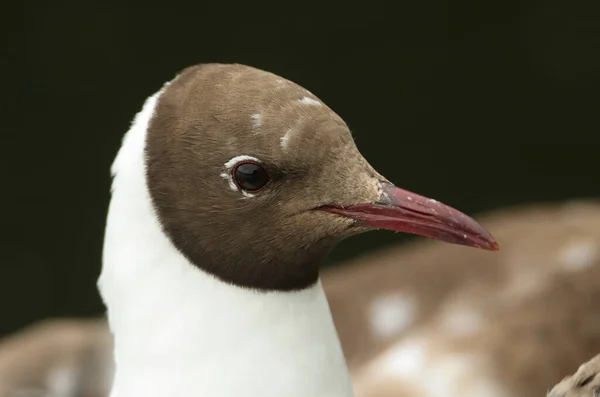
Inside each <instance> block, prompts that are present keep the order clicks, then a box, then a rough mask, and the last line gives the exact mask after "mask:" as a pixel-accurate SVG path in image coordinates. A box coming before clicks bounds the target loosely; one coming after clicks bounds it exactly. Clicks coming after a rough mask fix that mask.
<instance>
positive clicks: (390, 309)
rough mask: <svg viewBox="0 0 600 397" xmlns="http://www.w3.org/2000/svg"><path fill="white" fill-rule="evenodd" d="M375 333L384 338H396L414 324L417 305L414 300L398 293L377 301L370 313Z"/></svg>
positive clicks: (372, 305) (373, 303)
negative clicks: (396, 335)
mask: <svg viewBox="0 0 600 397" xmlns="http://www.w3.org/2000/svg"><path fill="white" fill-rule="evenodd" d="M369 315H370V322H371V326H372V328H373V332H374V333H375V334H376V335H377V336H379V337H382V338H387V337H390V336H394V335H395V334H398V333H400V332H402V331H403V330H405V329H406V328H407V327H408V326H410V325H411V324H412V322H413V321H414V317H415V305H414V302H413V300H412V299H410V298H408V297H406V296H404V295H403V294H400V293H396V294H390V295H385V296H381V297H379V298H377V299H375V300H374V301H373V302H372V304H371V308H370V311H369Z"/></svg>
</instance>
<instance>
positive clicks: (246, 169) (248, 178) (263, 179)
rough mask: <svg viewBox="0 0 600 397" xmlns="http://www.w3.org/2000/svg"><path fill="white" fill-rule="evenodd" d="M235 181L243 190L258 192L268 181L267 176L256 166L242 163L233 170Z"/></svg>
mask: <svg viewBox="0 0 600 397" xmlns="http://www.w3.org/2000/svg"><path fill="white" fill-rule="evenodd" d="M234 176H235V180H236V182H237V184H238V185H239V186H240V187H241V188H242V189H244V190H247V191H253V190H259V189H261V188H262V187H263V186H265V185H266V184H267V182H268V181H269V175H268V174H267V172H266V171H265V170H264V169H263V168H262V167H261V166H260V165H258V164H253V163H244V164H240V165H238V166H237V167H236V168H235V175H234Z"/></svg>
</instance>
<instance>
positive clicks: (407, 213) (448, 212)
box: [319, 182, 500, 251]
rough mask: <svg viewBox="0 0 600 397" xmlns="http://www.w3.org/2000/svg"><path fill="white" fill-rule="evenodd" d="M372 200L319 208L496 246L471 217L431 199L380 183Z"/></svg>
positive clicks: (485, 246) (379, 223)
mask: <svg viewBox="0 0 600 397" xmlns="http://www.w3.org/2000/svg"><path fill="white" fill-rule="evenodd" d="M380 187H381V189H382V193H381V197H380V199H379V201H377V202H376V203H365V204H356V205H350V206H347V207H342V206H336V205H326V206H323V207H320V208H319V209H320V210H323V211H328V212H332V213H334V214H338V215H342V216H346V217H348V218H352V219H356V220H357V221H359V222H363V223H364V224H366V225H368V226H371V227H374V228H377V229H387V230H393V231H396V232H405V233H412V234H418V235H421V236H426V237H430V238H434V239H437V240H441V241H445V242H447V243H453V244H460V245H467V246H470V247H477V248H482V249H486V250H490V251H498V250H499V249H500V247H499V246H498V243H497V242H496V240H495V239H494V237H493V236H492V235H491V234H490V232H488V231H487V230H486V229H485V228H484V227H483V226H481V225H480V224H479V223H477V222H475V221H474V220H473V219H472V218H470V217H468V216H467V215H465V214H463V213H462V212H460V211H457V210H455V209H454V208H451V207H449V206H447V205H444V204H442V203H440V202H438V201H435V200H433V199H429V198H427V197H423V196H420V195H418V194H415V193H412V192H409V191H406V190H403V189H400V188H398V187H396V186H394V185H391V184H389V183H384V182H382V183H381V185H380Z"/></svg>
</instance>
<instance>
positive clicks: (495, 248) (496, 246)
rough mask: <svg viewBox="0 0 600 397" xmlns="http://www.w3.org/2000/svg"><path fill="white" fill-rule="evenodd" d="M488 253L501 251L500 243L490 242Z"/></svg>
mask: <svg viewBox="0 0 600 397" xmlns="http://www.w3.org/2000/svg"><path fill="white" fill-rule="evenodd" d="M488 251H493V252H498V251H500V245H499V244H498V242H496V241H495V240H494V241H492V242H490V246H489V248H488Z"/></svg>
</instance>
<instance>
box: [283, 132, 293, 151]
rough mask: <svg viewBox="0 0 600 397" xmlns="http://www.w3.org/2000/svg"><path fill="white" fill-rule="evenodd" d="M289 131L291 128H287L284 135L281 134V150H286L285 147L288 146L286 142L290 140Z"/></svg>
mask: <svg viewBox="0 0 600 397" xmlns="http://www.w3.org/2000/svg"><path fill="white" fill-rule="evenodd" d="M291 132H292V130H291V129H289V130H287V132H286V133H285V135H283V136H282V137H281V148H282V149H283V150H286V149H287V147H288V142H289V140H290V133H291Z"/></svg>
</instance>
